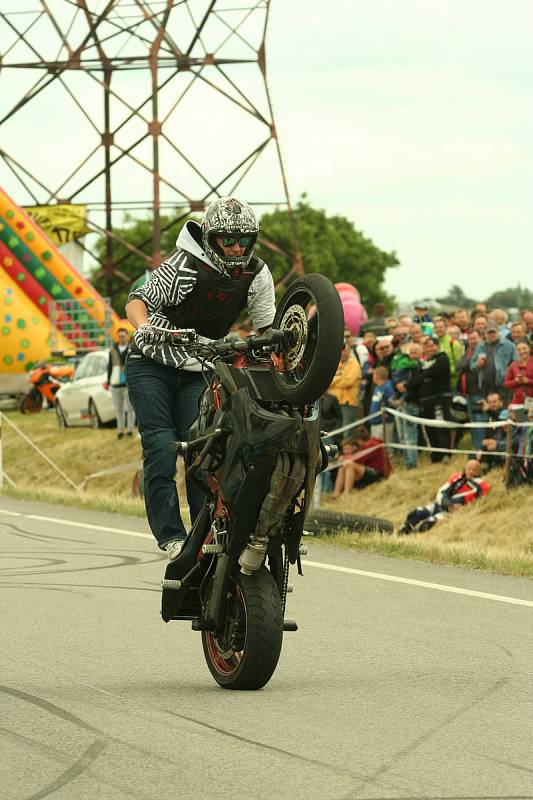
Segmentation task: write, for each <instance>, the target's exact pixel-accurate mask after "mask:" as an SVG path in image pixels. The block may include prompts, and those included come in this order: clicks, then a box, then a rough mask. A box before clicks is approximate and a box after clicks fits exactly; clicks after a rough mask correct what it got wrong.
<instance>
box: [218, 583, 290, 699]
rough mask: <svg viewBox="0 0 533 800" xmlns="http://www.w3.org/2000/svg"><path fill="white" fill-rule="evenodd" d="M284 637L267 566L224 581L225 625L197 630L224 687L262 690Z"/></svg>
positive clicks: (274, 663)
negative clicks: (218, 628)
mask: <svg viewBox="0 0 533 800" xmlns="http://www.w3.org/2000/svg"><path fill="white" fill-rule="evenodd" d="M282 640H283V613H282V609H281V600H280V595H279V590H278V587H277V586H276V582H275V581H274V578H273V577H272V575H271V574H270V572H269V571H268V570H267V569H266V567H261V569H259V570H258V571H257V572H254V573H252V575H243V574H242V573H241V572H238V573H236V574H235V575H234V576H233V577H232V578H231V579H230V582H229V587H228V593H227V598H226V615H225V620H224V629H223V630H222V631H221V632H220V633H219V634H214V633H211V632H210V631H202V644H203V648H204V656H205V660H206V662H207V666H208V667H209V670H210V672H211V674H212V676H213V677H214V679H215V680H216V682H217V683H218V684H219V685H220V686H222V688H224V689H261V688H262V687H263V686H264V685H265V684H266V683H268V681H269V680H270V678H271V677H272V674H273V672H274V670H275V669H276V665H277V663H278V659H279V655H280V652H281V644H282Z"/></svg>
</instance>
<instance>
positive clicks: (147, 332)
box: [141, 325, 290, 358]
mask: <svg viewBox="0 0 533 800" xmlns="http://www.w3.org/2000/svg"><path fill="white" fill-rule="evenodd" d="M141 332H142V337H143V340H144V342H145V343H146V344H168V345H170V346H172V347H180V348H181V349H182V350H185V351H186V352H187V353H188V354H189V355H192V356H194V355H196V356H201V357H205V358H215V357H218V358H223V357H224V356H232V355H234V354H235V353H249V352H253V351H257V350H269V351H270V350H275V349H276V348H277V347H278V346H281V347H282V348H283V347H284V346H287V345H288V344H290V333H289V332H288V331H281V330H277V329H275V328H271V329H270V330H268V331H265V333H261V334H256V335H255V334H254V335H252V336H247V337H246V338H245V339H233V340H227V339H215V340H213V341H210V342H203V341H200V337H199V336H198V334H197V333H196V331H195V330H193V329H192V328H178V329H174V330H171V329H168V328H161V327H159V326H156V325H143V327H142V330H141Z"/></svg>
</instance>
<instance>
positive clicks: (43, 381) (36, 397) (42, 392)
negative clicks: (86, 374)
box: [19, 361, 74, 414]
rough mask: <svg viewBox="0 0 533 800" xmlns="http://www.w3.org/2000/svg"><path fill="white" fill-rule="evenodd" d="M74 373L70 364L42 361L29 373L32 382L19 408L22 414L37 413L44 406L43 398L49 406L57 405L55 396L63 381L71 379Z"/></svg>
mask: <svg viewBox="0 0 533 800" xmlns="http://www.w3.org/2000/svg"><path fill="white" fill-rule="evenodd" d="M73 374H74V367H72V366H71V365H70V364H48V363H47V362H45V361H40V362H39V363H38V364H36V365H35V367H34V368H33V369H32V370H31V371H30V372H29V373H28V378H29V381H30V383H31V388H30V389H29V391H27V392H26V394H25V395H23V397H22V399H21V401H20V405H19V409H20V412H21V414H36V413H37V412H38V411H41V409H42V407H43V400H46V402H47V404H48V405H49V406H53V405H55V397H56V393H57V391H58V389H59V388H60V387H61V385H62V384H63V383H65V382H66V381H69V380H70V379H71V378H72V376H73Z"/></svg>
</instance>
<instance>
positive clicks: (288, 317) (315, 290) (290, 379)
mask: <svg viewBox="0 0 533 800" xmlns="http://www.w3.org/2000/svg"><path fill="white" fill-rule="evenodd" d="M272 326H273V327H274V328H277V329H278V330H283V331H287V332H288V333H290V334H291V340H292V341H291V344H290V346H289V347H288V348H287V349H286V350H285V352H284V358H283V369H282V370H281V371H280V370H278V369H277V368H274V367H272V377H273V380H274V383H275V384H276V386H277V388H278V390H279V391H280V393H281V394H282V395H283V397H284V398H285V399H286V400H288V401H289V402H291V403H294V404H295V405H302V404H306V403H314V402H315V400H318V398H319V397H322V395H323V394H324V393H325V392H326V391H327V389H328V387H329V386H330V384H331V381H332V380H333V378H334V376H335V373H336V371H337V367H338V365H339V359H340V354H341V350H342V347H343V344H344V336H343V334H344V314H343V310H342V304H341V299H340V297H339V293H338V291H337V289H336V288H335V286H334V285H333V284H332V283H331V281H330V280H328V278H326V277H324V275H320V274H318V273H311V274H310V275H304V276H303V277H302V278H298V280H296V281H294V283H292V284H291V285H290V286H289V288H288V289H287V291H286V292H285V294H284V296H283V297H282V299H281V302H280V304H279V305H278V308H277V311H276V316H275V318H274V322H273V323H272Z"/></svg>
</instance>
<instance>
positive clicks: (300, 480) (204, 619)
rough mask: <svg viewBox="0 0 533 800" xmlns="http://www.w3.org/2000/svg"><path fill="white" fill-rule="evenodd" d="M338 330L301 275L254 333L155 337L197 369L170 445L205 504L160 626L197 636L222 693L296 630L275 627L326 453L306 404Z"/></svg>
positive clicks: (262, 664) (271, 666)
mask: <svg viewBox="0 0 533 800" xmlns="http://www.w3.org/2000/svg"><path fill="white" fill-rule="evenodd" d="M343 326H344V319H343V312H342V306H341V302H340V298H339V295H338V293H337V290H336V289H335V287H334V286H333V284H332V283H331V282H330V281H329V280H328V279H327V278H325V277H323V276H322V275H318V274H311V275H307V276H305V277H303V278H301V279H298V280H296V281H295V282H294V283H293V284H292V285H291V286H290V287H289V289H288V290H287V292H286V294H285V296H284V297H283V299H282V301H281V303H280V305H279V307H278V310H277V313H276V317H275V320H274V323H273V327H272V329H271V330H269V331H267V332H266V333H264V334H260V335H252V336H249V337H247V338H246V339H239V340H234V341H225V340H221V341H214V342H209V343H208V344H206V343H202V342H200V341H199V338H198V336H197V335H196V333H195V332H194V331H190V330H178V331H163V330H162V329H159V337H160V340H161V341H165V342H167V343H171V344H172V343H173V344H175V345H176V346H179V347H180V348H181V349H183V348H186V350H187V352H188V353H189V354H190V355H192V356H196V357H197V358H199V359H201V360H203V361H204V362H205V364H206V370H209V372H208V374H209V380H208V385H207V387H206V389H205V391H204V393H203V395H202V397H201V399H200V404H199V414H198V418H197V420H196V422H195V423H194V425H193V426H192V428H191V430H190V432H189V436H188V440H187V442H176V444H175V448H176V450H177V452H178V453H181V454H183V455H184V459H185V468H186V474H187V477H188V478H189V479H191V480H193V481H196V482H197V483H198V486H199V487H201V489H202V490H203V491H204V492H205V495H206V500H205V503H204V506H203V509H202V511H201V513H200V514H199V516H198V517H197V519H196V520H195V521H194V524H193V527H192V530H191V532H190V534H189V536H188V538H187V541H186V543H185V545H184V548H183V550H182V552H181V553H180V555H179V557H178V558H177V559H176V561H174V562H171V563H170V564H169V565H168V566H167V569H166V573H165V578H164V580H163V581H162V587H163V596H162V617H163V619H164V620H165V622H168V621H170V620H190V621H192V628H193V630H196V631H201V635H202V643H203V650H204V656H205V660H206V662H207V665H208V667H209V669H210V671H211V674H212V675H213V677H214V679H215V680H216V681H217V683H218V684H219V685H220V686H222V687H224V688H226V689H260V688H261V687H262V686H264V685H265V684H266V683H267V682H268V681H269V680H270V678H271V676H272V674H273V672H274V670H275V668H276V665H277V662H278V659H279V655H280V651H281V645H282V639H283V632H284V631H295V630H297V625H296V623H295V622H294V621H291V620H289V619H285V605H286V600H287V592H288V591H289V584H288V578H289V567H290V565H294V564H296V565H297V568H298V571H299V573H300V574H301V563H300V556H301V555H302V553H303V545H301V539H302V534H303V530H304V520H305V516H306V512H307V510H308V509H309V507H310V503H311V498H312V495H313V489H314V484H315V480H316V477H317V475H318V474H319V472H320V471H321V470H323V469H325V467H326V466H327V462H328V456H329V455H330V454H331V449H332V448H328V447H327V446H325V445H324V444H323V443H322V442H321V438H320V429H319V416H318V411H319V408H318V406H319V403H318V400H319V398H320V397H321V396H322V395H323V394H324V392H325V391H326V390H327V389H328V387H329V385H330V383H331V381H332V379H333V376H334V375H335V372H336V369H337V366H338V363H339V358H340V353H341V349H342V346H343ZM206 374H207V373H206Z"/></svg>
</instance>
